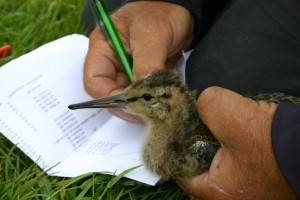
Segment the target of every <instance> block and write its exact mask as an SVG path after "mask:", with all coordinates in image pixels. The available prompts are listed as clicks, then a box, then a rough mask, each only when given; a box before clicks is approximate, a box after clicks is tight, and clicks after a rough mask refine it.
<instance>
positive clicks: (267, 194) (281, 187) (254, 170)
mask: <svg viewBox="0 0 300 200" xmlns="http://www.w3.org/2000/svg"><path fill="white" fill-rule="evenodd" d="M197 110H198V113H199V116H200V118H201V119H202V120H203V122H204V123H205V124H206V125H207V126H208V127H209V129H210V130H211V131H212V133H213V134H214V135H215V137H216V138H217V139H218V140H219V142H220V143H221V147H220V149H219V150H218V152H217V153H216V155H215V157H214V159H213V162H212V164H211V167H210V170H209V171H208V172H206V173H204V174H201V175H198V176H195V177H191V178H187V179H178V180H177V183H178V184H179V185H180V186H181V187H182V188H183V189H184V190H185V191H186V192H187V193H189V194H190V196H192V197H194V198H203V199H220V200H226V199H230V200H232V199H242V200H247V199H256V200H259V199H262V200H266V199H272V200H275V199H282V200H284V199H289V200H292V199H297V197H296V196H295V194H294V193H293V191H292V190H291V188H290V187H289V185H288V184H287V182H286V180H285V179H284V177H283V176H282V174H281V172H280V170H279V168H278V165H277V163H276V160H275V157H274V153H273V150H272V145H271V124H272V119H273V115H274V112H275V110H276V104H275V103H267V102H262V101H260V102H257V101H253V100H251V99H249V98H245V97H242V96H240V95H238V94H236V93H234V92H231V91H229V90H225V89H222V88H218V87H211V88H208V89H206V90H204V91H203V92H202V93H201V95H200V96H199V99H198V101H197Z"/></svg>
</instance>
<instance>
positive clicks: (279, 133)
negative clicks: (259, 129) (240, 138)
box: [272, 102, 300, 198]
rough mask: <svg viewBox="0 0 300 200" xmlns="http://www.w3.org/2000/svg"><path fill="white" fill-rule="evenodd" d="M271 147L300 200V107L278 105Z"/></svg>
mask: <svg viewBox="0 0 300 200" xmlns="http://www.w3.org/2000/svg"><path fill="white" fill-rule="evenodd" d="M272 145H273V150H274V154H275V157H276V161H277V163H278V165H279V168H280V170H281V172H282V173H283V175H284V177H285V178H286V180H287V181H288V183H289V184H290V186H291V187H292V188H293V190H294V191H295V192H296V193H297V194H298V197H299V198H300V105H295V104H292V103H289V102H282V103H280V104H279V105H278V107H277V109H276V112H275V115H274V118H273V123H272Z"/></svg>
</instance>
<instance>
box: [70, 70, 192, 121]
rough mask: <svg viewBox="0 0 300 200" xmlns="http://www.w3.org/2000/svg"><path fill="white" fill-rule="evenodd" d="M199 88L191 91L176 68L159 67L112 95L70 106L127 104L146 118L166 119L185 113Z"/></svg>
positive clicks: (134, 111) (73, 107) (116, 105)
mask: <svg viewBox="0 0 300 200" xmlns="http://www.w3.org/2000/svg"><path fill="white" fill-rule="evenodd" d="M195 95H196V92H191V91H189V90H188V87H187V86H186V85H185V84H184V83H183V82H182V81H181V79H180V77H179V75H178V73H177V72H176V71H174V70H160V71H156V72H153V73H151V74H149V75H146V76H144V77H142V78H141V79H139V80H137V81H135V82H134V83H133V84H132V85H130V86H128V87H127V88H126V89H125V92H124V93H122V94H118V95H115V96H111V97H106V98H101V99H96V100H93V101H88V102H83V103H79V104H73V105H70V106H69V108H70V109H78V108H103V107H118V106H124V107H125V111H127V112H130V113H133V114H137V115H139V116H141V117H143V118H144V119H159V120H165V119H166V118H168V117H171V115H173V116H174V115H178V116H181V115H182V116H185V112H188V109H189V106H190V103H191V102H193V101H194V100H195Z"/></svg>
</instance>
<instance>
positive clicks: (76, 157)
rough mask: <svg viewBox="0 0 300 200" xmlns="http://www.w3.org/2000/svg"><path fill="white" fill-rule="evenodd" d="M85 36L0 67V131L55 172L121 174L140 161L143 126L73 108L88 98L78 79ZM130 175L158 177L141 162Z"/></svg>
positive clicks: (149, 180)
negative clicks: (71, 108) (142, 165)
mask: <svg viewBox="0 0 300 200" xmlns="http://www.w3.org/2000/svg"><path fill="white" fill-rule="evenodd" d="M87 48H88V39H87V38H86V37H85V36H82V35H76V34H74V35H70V36H66V37H64V38H61V39H58V40H56V41H54V42H51V43H48V44H46V45H44V46H42V47H40V48H38V49H36V50H35V51H33V52H31V53H28V54H26V55H24V56H22V57H20V58H18V59H15V60H13V61H11V62H10V63H8V64H6V65H5V66H3V67H1V68H0V80H1V85H0V132H1V133H3V134H4V135H5V136H6V137H7V138H8V139H9V140H11V141H12V142H13V143H15V144H16V145H17V146H18V147H19V148H20V149H21V150H22V151H24V152H25V153H26V154H27V155H28V156H29V157H30V158H31V159H32V160H33V161H35V162H36V163H37V164H38V165H39V166H40V167H41V168H42V169H44V170H47V169H49V168H51V167H53V166H55V165H57V164H58V163H59V164H58V165H57V166H56V167H54V168H52V169H51V170H50V171H49V172H48V173H49V174H50V175H55V176H66V177H73V176H77V175H81V174H83V173H88V172H109V173H115V174H119V173H121V172H122V171H124V170H126V169H129V168H131V167H134V166H137V165H141V164H142V162H141V155H140V152H141V145H142V141H143V137H144V134H145V127H144V126H141V125H136V124H131V123H128V122H125V121H122V120H120V119H118V118H116V117H113V116H112V115H111V114H109V113H108V112H107V111H106V110H104V109H83V110H75V111H71V110H69V109H68V108H67V106H68V105H69V104H72V103H76V102H81V101H87V100H90V99H91V98H90V97H89V96H88V95H87V94H86V93H85V91H84V88H83V85H82V84H83V83H82V70H83V62H84V58H85V55H86V52H87ZM127 177H128V178H131V179H134V180H137V181H140V182H144V183H147V184H150V185H154V184H155V183H156V182H157V181H158V180H159V177H158V176H156V175H152V174H151V173H149V172H148V171H147V170H146V169H145V168H144V167H140V168H138V169H136V170H134V171H133V172H131V173H129V174H128V175H127Z"/></svg>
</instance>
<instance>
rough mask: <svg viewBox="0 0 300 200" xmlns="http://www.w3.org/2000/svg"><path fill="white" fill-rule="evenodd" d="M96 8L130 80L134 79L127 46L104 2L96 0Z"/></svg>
mask: <svg viewBox="0 0 300 200" xmlns="http://www.w3.org/2000/svg"><path fill="white" fill-rule="evenodd" d="M95 3H96V8H97V11H98V13H99V16H100V20H101V22H102V23H103V25H104V27H105V30H106V32H107V36H108V37H109V40H110V42H111V43H112V46H113V48H114V49H115V51H116V53H117V55H118V56H119V59H120V61H121V63H122V65H123V67H124V71H125V73H126V75H127V77H128V79H129V81H130V82H132V81H133V75H132V69H131V66H132V64H131V62H130V61H129V59H128V56H127V53H126V51H125V48H124V46H123V44H122V41H121V39H120V37H119V35H118V32H117V30H116V28H115V26H114V24H113V22H112V20H111V18H110V15H109V13H108V11H107V9H106V7H105V5H104V3H103V2H102V0H96V1H95Z"/></svg>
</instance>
